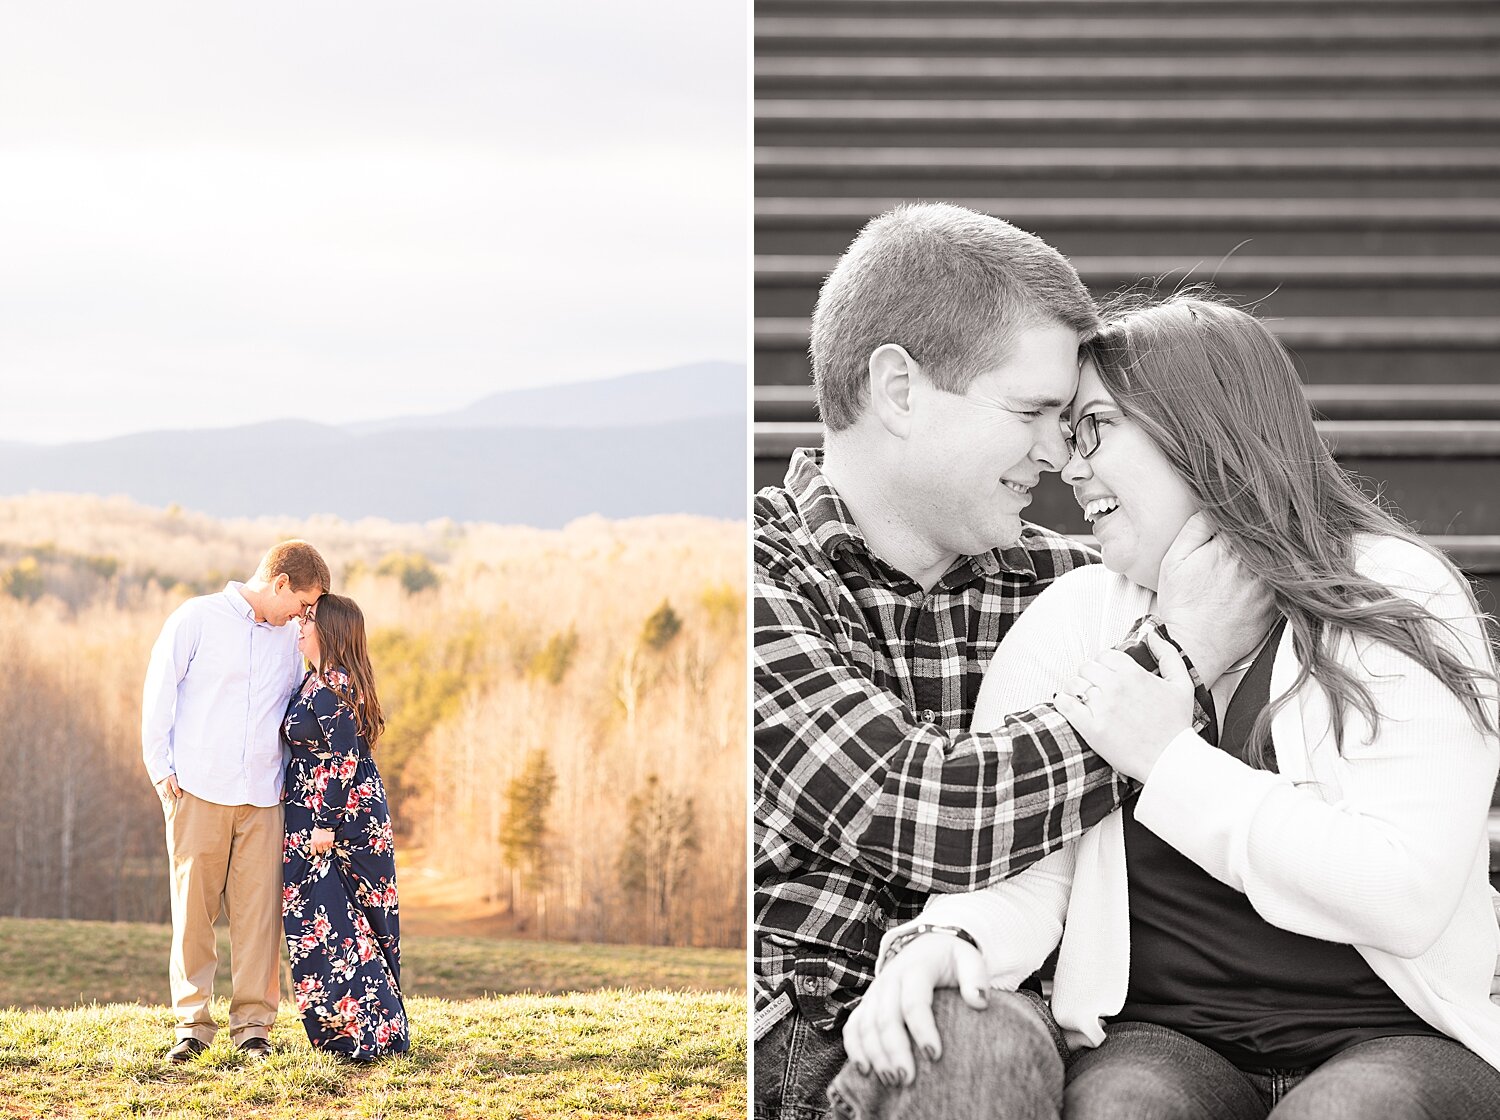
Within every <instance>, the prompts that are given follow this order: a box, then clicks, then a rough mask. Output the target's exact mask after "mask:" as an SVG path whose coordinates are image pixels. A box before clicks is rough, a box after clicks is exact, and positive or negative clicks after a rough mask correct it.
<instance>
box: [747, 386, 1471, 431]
mask: <svg viewBox="0 0 1500 1120" xmlns="http://www.w3.org/2000/svg"><path fill="white" fill-rule="evenodd" d="M1303 390H1304V392H1305V394H1306V396H1307V400H1308V403H1309V404H1311V405H1312V407H1313V408H1314V409H1315V410H1316V412H1317V413H1319V414H1320V415H1321V416H1322V417H1323V418H1325V419H1328V420H1500V384H1491V385H1304V386H1303ZM755 420H756V421H757V422H766V421H770V422H779V423H788V422H791V423H804V424H807V423H817V406H816V396H815V393H814V391H813V387H812V385H811V384H802V385H757V386H756V387H755Z"/></svg>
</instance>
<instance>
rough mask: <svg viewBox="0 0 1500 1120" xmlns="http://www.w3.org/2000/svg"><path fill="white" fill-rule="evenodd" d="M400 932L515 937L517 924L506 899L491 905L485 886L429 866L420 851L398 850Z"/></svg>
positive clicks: (419, 934)
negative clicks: (485, 894)
mask: <svg viewBox="0 0 1500 1120" xmlns="http://www.w3.org/2000/svg"><path fill="white" fill-rule="evenodd" d="M396 882H397V883H398V884H399V886H400V891H401V932H402V933H403V934H409V935H411V936H413V937H512V936H514V935H515V932H516V931H515V923H514V922H513V921H512V918H511V914H510V911H509V909H508V908H507V907H506V904H505V902H504V901H503V900H498V901H496V902H493V903H490V902H486V901H485V898H484V887H483V886H482V884H480V883H478V882H477V881H475V880H473V879H469V878H466V877H462V876H454V875H450V874H448V873H445V872H443V871H440V870H438V869H437V868H435V867H432V866H431V865H429V864H428V862H427V859H426V853H425V852H424V851H423V850H422V849H420V848H416V849H410V850H407V849H398V850H397V853H396Z"/></svg>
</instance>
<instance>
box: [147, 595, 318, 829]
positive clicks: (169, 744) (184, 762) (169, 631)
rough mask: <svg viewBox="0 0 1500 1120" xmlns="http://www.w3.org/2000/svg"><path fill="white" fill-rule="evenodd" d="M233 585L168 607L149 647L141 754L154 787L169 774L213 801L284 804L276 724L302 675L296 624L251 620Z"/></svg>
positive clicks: (252, 616)
mask: <svg viewBox="0 0 1500 1120" xmlns="http://www.w3.org/2000/svg"><path fill="white" fill-rule="evenodd" d="M243 587H244V584H241V583H230V584H228V585H227V586H226V587H225V588H224V590H223V591H221V592H219V593H218V594H217V595H200V596H198V597H197V598H195V599H189V600H188V601H187V602H186V603H183V604H182V606H180V607H178V608H177V609H176V610H175V611H173V612H172V614H171V617H169V618H168V619H167V621H166V624H165V625H164V626H163V627H162V629H161V636H160V637H159V638H157V639H156V645H155V646H153V647H152V649H151V663H150V666H149V667H148V668H147V670H146V688H145V694H144V696H143V697H142V700H141V751H142V754H143V755H144V757H145V760H146V772H147V773H148V774H150V775H151V781H152V783H153V784H154V783H156V782H160V781H161V780H162V779H163V778H165V777H166V776H167V775H168V774H176V775H177V784H178V785H180V786H181V787H182V788H183V789H184V790H186V791H187V792H189V793H191V794H192V795H193V796H194V797H198V798H202V799H203V800H204V801H212V802H215V803H217V804H219V805H275V804H276V803H277V802H279V801H280V800H281V780H282V757H281V721H282V718H283V717H284V716H285V715H286V706H287V701H288V700H290V699H291V696H292V693H293V692H294V691H295V690H296V688H297V685H298V683H299V682H300V681H301V679H302V655H301V654H300V653H298V652H297V627H296V624H295V623H287V624H286V625H285V626H272V625H270V624H269V623H266V622H256V621H255V610H254V608H252V607H251V606H250V603H249V602H248V601H247V600H246V599H245V597H244V595H243V594H241V589H242V588H243Z"/></svg>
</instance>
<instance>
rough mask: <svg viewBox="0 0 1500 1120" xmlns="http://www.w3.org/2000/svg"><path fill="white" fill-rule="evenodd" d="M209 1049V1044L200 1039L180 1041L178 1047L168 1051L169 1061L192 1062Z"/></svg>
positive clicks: (190, 1038) (189, 1038)
mask: <svg viewBox="0 0 1500 1120" xmlns="http://www.w3.org/2000/svg"><path fill="white" fill-rule="evenodd" d="M207 1049H208V1043H206V1042H203V1041H201V1040H199V1039H196V1038H192V1037H188V1038H183V1039H179V1040H178V1042H177V1045H176V1046H174V1047H172V1049H170V1050H168V1051H167V1061H169V1062H177V1063H181V1062H190V1061H192V1060H193V1059H194V1058H196V1057H197V1056H198V1055H199V1054H201V1053H203V1051H205V1050H207Z"/></svg>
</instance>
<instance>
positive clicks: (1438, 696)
mask: <svg viewBox="0 0 1500 1120" xmlns="http://www.w3.org/2000/svg"><path fill="white" fill-rule="evenodd" d="M1357 543H1358V546H1359V547H1358V550H1357V566H1358V568H1359V570H1360V571H1361V572H1362V573H1363V574H1365V575H1367V576H1369V577H1371V578H1372V579H1376V580H1379V581H1381V582H1383V583H1385V584H1386V585H1387V586H1390V587H1391V588H1392V589H1393V590H1395V591H1397V592H1398V593H1400V594H1402V595H1405V596H1407V597H1409V598H1411V599H1414V600H1416V601H1417V602H1420V603H1422V604H1424V605H1425V606H1426V607H1427V608H1428V609H1429V610H1430V611H1432V612H1433V613H1434V614H1435V615H1437V616H1438V617H1439V618H1443V619H1447V620H1450V621H1451V623H1452V625H1453V627H1454V629H1455V631H1456V634H1457V636H1456V637H1454V636H1449V637H1448V638H1447V639H1446V641H1447V644H1448V648H1449V649H1451V650H1453V651H1454V652H1456V653H1458V654H1459V655H1460V656H1462V657H1463V658H1464V659H1465V661H1466V662H1468V663H1469V664H1475V665H1486V664H1489V653H1488V649H1487V647H1486V644H1485V638H1484V634H1483V630H1482V627H1481V626H1480V625H1479V623H1478V621H1477V620H1476V619H1475V618H1474V617H1473V607H1472V600H1471V598H1470V597H1469V595H1468V594H1467V593H1466V589H1464V588H1463V587H1462V586H1461V585H1460V584H1459V583H1458V582H1457V581H1456V580H1455V579H1454V577H1453V575H1452V574H1451V573H1450V572H1449V570H1448V569H1447V568H1446V567H1445V566H1444V565H1443V564H1442V563H1441V562H1440V561H1439V560H1438V559H1437V558H1435V557H1434V556H1432V555H1431V554H1429V553H1427V552H1426V551H1424V550H1423V549H1421V548H1418V547H1417V546H1415V545H1412V544H1410V543H1408V542H1405V541H1402V540H1399V539H1397V538H1390V537H1368V538H1362V539H1361V540H1360V541H1359V542H1357ZM1153 602H1154V596H1153V595H1152V593H1151V592H1149V591H1146V590H1144V589H1142V588H1140V587H1138V586H1136V585H1134V584H1132V583H1130V582H1129V581H1127V580H1126V579H1125V578H1124V577H1122V576H1118V575H1115V574H1114V573H1112V572H1109V571H1108V570H1106V569H1104V568H1102V567H1098V566H1091V567H1088V568H1083V569H1079V570H1076V571H1073V572H1070V573H1068V574H1067V575H1066V576H1064V577H1063V578H1061V579H1059V580H1058V581H1057V582H1056V583H1055V584H1053V586H1052V587H1050V588H1049V589H1048V590H1047V591H1046V592H1045V593H1043V594H1042V595H1041V596H1040V597H1038V599H1037V601H1036V602H1035V603H1034V604H1032V606H1031V607H1030V608H1029V609H1028V610H1027V611H1026V612H1025V613H1024V614H1023V615H1022V616H1021V617H1020V619H1019V620H1018V621H1017V622H1016V624H1015V626H1014V627H1013V628H1012V630H1011V631H1010V633H1009V634H1008V635H1007V637H1006V639H1005V641H1004V642H1003V643H1002V645H1001V646H1000V649H999V650H998V651H997V653H996V656H995V661H994V663H993V664H992V666H991V668H990V670H989V671H988V673H987V675H986V677H985V681H984V685H983V688H982V689H981V691H980V697H979V700H978V704H977V707H976V711H975V719H974V725H975V728H976V729H982V728H985V727H991V726H994V725H997V724H998V723H999V722H1000V720H1001V719H1002V717H1003V716H1004V715H1005V714H1006V713H1008V712H1014V711H1020V710H1024V709H1025V708H1028V707H1030V706H1031V705H1033V704H1035V703H1037V702H1039V701H1043V700H1046V699H1050V697H1051V696H1052V694H1053V693H1054V692H1056V691H1057V690H1058V689H1059V688H1060V687H1061V686H1062V684H1063V683H1064V682H1065V681H1067V680H1068V679H1069V678H1070V677H1072V676H1074V675H1075V673H1076V670H1077V669H1078V667H1079V666H1080V665H1082V664H1083V663H1084V662H1086V661H1088V660H1090V659H1091V658H1092V657H1094V656H1095V655H1096V653H1097V652H1098V651H1099V650H1100V649H1103V648H1106V647H1108V646H1111V645H1113V644H1114V643H1115V642H1116V641H1118V640H1119V639H1120V638H1121V637H1122V636H1123V635H1124V634H1125V633H1126V632H1127V631H1128V630H1129V628H1130V626H1131V624H1132V623H1134V622H1135V621H1136V620H1137V619H1138V618H1140V617H1141V616H1142V615H1145V614H1147V613H1149V611H1150V610H1151V608H1152V605H1153ZM1336 653H1337V656H1338V657H1339V658H1340V660H1341V662H1342V663H1343V664H1344V665H1345V666H1346V667H1347V668H1349V669H1351V670H1354V671H1355V673H1356V674H1357V676H1358V677H1359V679H1360V680H1362V681H1363V682H1364V683H1365V685H1366V686H1367V687H1368V688H1369V689H1370V690H1371V694H1372V695H1373V696H1374V698H1375V701H1376V703H1377V705H1378V711H1379V712H1380V716H1381V718H1380V719H1379V720H1378V722H1377V725H1376V726H1375V728H1374V729H1373V733H1372V729H1371V728H1370V726H1369V725H1368V723H1366V722H1365V721H1364V720H1363V719H1362V718H1361V717H1360V715H1359V713H1358V712H1354V711H1350V712H1347V713H1346V716H1345V730H1344V748H1343V753H1342V754H1340V753H1339V752H1338V751H1337V750H1336V749H1335V746H1334V739H1333V733H1332V730H1331V725H1330V713H1329V705H1328V700H1327V697H1326V695H1325V693H1324V692H1323V690H1322V689H1321V688H1320V687H1319V686H1318V685H1317V684H1316V683H1315V682H1312V681H1311V680H1309V681H1308V682H1306V683H1304V685H1303V686H1302V687H1301V688H1299V689H1298V690H1297V692H1296V695H1295V696H1294V698H1293V699H1292V700H1291V701H1289V702H1288V703H1287V704H1286V705H1285V706H1283V707H1282V709H1281V710H1280V712H1279V713H1278V714H1277V715H1276V717H1275V720H1274V722H1273V724H1272V736H1273V739H1274V742H1275V749H1276V759H1277V764H1278V767H1279V769H1280V773H1271V772H1269V771H1265V770H1256V769H1253V768H1251V767H1249V766H1247V765H1245V764H1244V763H1242V762H1240V761H1238V760H1237V759H1235V758H1233V757H1231V756H1230V755H1228V754H1227V753H1225V752H1223V751H1220V750H1217V749H1215V748H1214V747H1212V746H1210V745H1209V744H1207V743H1206V742H1204V741H1203V740H1202V739H1201V738H1200V737H1199V736H1198V735H1196V734H1194V733H1193V732H1191V731H1186V732H1183V733H1182V734H1180V735H1178V736H1177V737H1176V738H1175V739H1174V740H1173V741H1172V742H1171V743H1170V744H1169V745H1168V747H1167V748H1166V751H1165V753H1163V754H1162V756H1161V758H1160V760H1159V761H1158V762H1157V763H1156V766H1155V768H1154V769H1153V770H1152V772H1151V774H1150V777H1149V779H1148V780H1147V782H1146V784H1145V787H1144V788H1143V790H1142V792H1141V796H1140V799H1139V801H1138V802H1137V804H1136V810H1135V812H1136V819H1137V820H1138V821H1140V823H1141V824H1143V825H1145V826H1146V827H1147V828H1149V829H1150V830H1151V831H1152V832H1154V833H1156V835H1158V836H1160V837H1161V838H1162V839H1163V840H1165V841H1166V842H1167V843H1168V844H1170V845H1171V846H1172V847H1174V848H1176V849H1177V850H1178V851H1180V852H1182V853H1183V854H1184V855H1185V856H1187V857H1188V858H1189V859H1191V860H1193V861H1194V862H1195V863H1197V864H1198V865H1199V866H1200V867H1202V868H1204V870H1206V871H1207V872H1208V873H1209V874H1211V875H1213V876H1214V878H1216V879H1218V880H1220V881H1221V882H1224V883H1227V884H1228V885H1229V886H1231V887H1234V888H1235V889H1236V890H1239V891H1242V892H1244V893H1245V895H1246V896H1248V898H1249V899H1250V902H1251V904H1252V905H1253V906H1254V907H1255V909H1256V911H1257V912H1258V913H1259V914H1260V915H1261V916H1262V917H1263V918H1265V919H1266V920H1267V921H1268V922H1270V923H1272V924H1273V925H1276V926H1279V927H1281V928H1283V929H1288V930H1291V931H1293V932H1296V933H1301V934H1305V935H1307V936H1309V937H1316V938H1320V939H1322V940H1325V941H1336V942H1343V943H1346V944H1350V945H1353V946H1354V947H1355V948H1356V949H1358V950H1359V952H1360V954H1361V955H1362V956H1363V957H1364V958H1365V960H1366V961H1368V962H1369V964H1370V967H1371V968H1372V969H1373V970H1374V971H1375V973H1376V975H1378V976H1379V977H1380V978H1381V979H1382V980H1384V981H1385V982H1386V983H1387V984H1388V985H1389V986H1390V987H1391V989H1392V990H1393V991H1394V992H1395V993H1396V995H1397V996H1399V997H1400V998H1401V1000H1402V1001H1403V1002H1404V1003H1405V1004H1406V1005H1407V1006H1408V1007H1410V1008H1411V1009H1412V1010H1413V1011H1414V1012H1416V1013H1417V1014H1418V1015H1419V1016H1421V1018H1422V1019H1423V1020H1425V1021H1426V1022H1428V1023H1430V1024H1431V1025H1432V1026H1433V1027H1435V1028H1436V1029H1438V1030H1440V1031H1442V1032H1443V1033H1444V1034H1446V1035H1448V1036H1450V1037H1452V1038H1455V1039H1457V1040H1458V1041H1460V1042H1462V1043H1463V1044H1464V1045H1466V1046H1468V1047H1469V1048H1470V1049H1471V1050H1473V1051H1474V1052H1475V1053H1477V1054H1479V1055H1480V1056H1481V1057H1483V1058H1484V1059H1485V1060H1486V1061H1488V1062H1489V1063H1490V1064H1491V1065H1493V1066H1496V1067H1497V1068H1500V1007H1496V1006H1495V1005H1494V1004H1492V1003H1491V1002H1490V981H1491V977H1492V975H1493V974H1494V972H1495V964H1496V953H1497V948H1500V937H1497V932H1496V916H1495V910H1494V909H1493V905H1492V895H1493V892H1492V891H1491V889H1490V885H1489V879H1488V870H1489V844H1488V838H1487V834H1486V833H1487V830H1486V818H1487V814H1488V809H1489V804H1490V795H1491V793H1492V791H1493V790H1494V788H1495V778H1496V768H1497V763H1500V743H1497V741H1496V739H1495V737H1493V736H1491V735H1488V734H1484V733H1482V732H1480V731H1479V730H1477V729H1476V728H1475V726H1474V724H1473V722H1472V720H1471V719H1470V717H1469V715H1468V713H1467V711H1466V710H1465V709H1464V708H1463V707H1462V705H1461V704H1460V703H1459V702H1458V701H1457V700H1456V699H1454V697H1453V695H1452V694H1451V693H1450V692H1448V690H1447V689H1446V688H1444V687H1443V686H1442V685H1441V684H1440V683H1439V682H1438V680H1437V679H1436V678H1435V677H1433V676H1432V675H1431V674H1429V673H1428V672H1426V671H1425V670H1423V669H1421V668H1419V667H1418V666H1417V665H1416V664H1415V663H1414V662H1412V661H1411V660H1410V659H1408V658H1406V657H1404V656H1402V655H1401V654H1399V653H1397V652H1396V651H1395V650H1393V649H1391V648H1390V647H1389V646H1386V645H1383V644H1376V643H1372V642H1368V641H1365V640H1362V639H1361V640H1359V641H1354V640H1351V639H1349V638H1347V637H1346V638H1344V639H1343V640H1342V641H1341V642H1340V643H1339V645H1338V647H1337V650H1336ZM1275 658H1276V659H1275V662H1274V665H1273V668H1272V674H1271V696H1272V697H1273V698H1274V697H1278V696H1281V695H1283V694H1285V693H1286V692H1288V691H1289V690H1290V687H1291V684H1292V682H1293V680H1294V679H1295V678H1296V675H1297V671H1298V662H1297V658H1296V656H1295V654H1294V652H1293V649H1292V633H1291V629H1290V628H1288V629H1287V630H1286V631H1285V632H1284V633H1283V637H1282V639H1281V643H1280V645H1279V647H1278V648H1277V651H1276V655H1275ZM919 920H920V921H926V922H940V923H944V924H949V925H956V926H960V927H962V928H964V929H966V930H968V931H969V932H971V933H972V934H973V935H974V937H975V938H976V940H977V941H978V942H979V945H980V946H981V948H982V950H983V952H984V954H985V959H986V964H987V966H988V968H989V970H990V972H991V977H992V982H993V984H994V985H995V986H996V987H1003V988H1014V987H1015V986H1016V984H1018V983H1019V982H1020V981H1021V980H1022V979H1023V978H1024V977H1026V976H1028V975H1030V974H1031V973H1032V972H1033V971H1035V969H1036V968H1037V967H1039V966H1040V964H1041V963H1042V961H1043V960H1044V959H1045V958H1046V956H1047V954H1048V953H1049V952H1051V950H1052V948H1053V947H1054V946H1055V945H1057V943H1058V939H1059V936H1061V941H1062V945H1061V949H1060V953H1059V959H1058V964H1057V972H1056V976H1055V980H1054V985H1053V993H1052V1008H1053V1012H1054V1014H1055V1015H1056V1016H1057V1020H1058V1022H1059V1024H1061V1026H1062V1027H1063V1029H1064V1030H1065V1031H1066V1032H1067V1034H1068V1037H1069V1040H1070V1042H1071V1043H1072V1045H1073V1046H1074V1047H1075V1048H1076V1047H1079V1046H1097V1045H1098V1044H1099V1043H1100V1042H1101V1041H1103V1039H1104V1025H1103V1023H1102V1022H1101V1019H1103V1018H1105V1017H1107V1016H1110V1015H1113V1014H1115V1013H1117V1012H1118V1011H1119V1010H1120V1008H1121V1006H1123V1004H1124V1000H1125V994H1126V986H1127V983H1128V981H1129V976H1130V944H1129V942H1130V936H1129V934H1130V925H1129V913H1128V893H1127V889H1126V875H1125V839H1124V829H1123V826H1122V818H1121V815H1120V813H1119V811H1116V812H1115V813H1113V814H1111V815H1110V816H1109V817H1108V818H1106V819H1105V820H1104V821H1102V822H1101V823H1099V824H1098V825H1096V826H1094V827H1093V828H1092V829H1090V830H1089V831H1088V832H1087V833H1085V834H1084V835H1083V836H1082V837H1081V838H1080V839H1079V840H1078V841H1075V842H1074V843H1072V844H1070V845H1069V846H1068V847H1066V848H1064V849H1063V850H1061V851H1059V852H1056V853H1054V854H1053V855H1051V856H1048V857H1047V858H1046V859H1044V860H1042V861H1040V862H1038V863H1037V864H1035V865H1033V867H1031V868H1029V869H1028V870H1027V871H1025V872H1023V873H1021V874H1020V875H1018V876H1016V877H1015V878H1013V879H1010V880H1008V881H1007V882H1005V883H1002V884H1000V885H998V886H995V887H992V888H990V889H988V890H983V891H976V892H972V893H969V894H958V895H938V896H934V897H933V898H932V899H931V900H930V901H929V903H928V905H927V907H926V908H925V910H924V911H923V914H922V916H921V918H920V919H919ZM1064 920H1065V921H1066V928H1065V929H1064ZM901 928H905V927H900V928H898V929H895V930H892V931H891V932H890V933H888V934H887V935H886V936H887V939H889V938H891V937H894V936H895V935H896V934H897V933H899V932H900V931H901Z"/></svg>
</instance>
